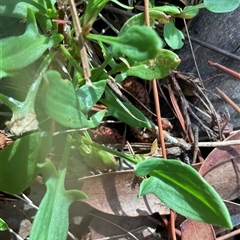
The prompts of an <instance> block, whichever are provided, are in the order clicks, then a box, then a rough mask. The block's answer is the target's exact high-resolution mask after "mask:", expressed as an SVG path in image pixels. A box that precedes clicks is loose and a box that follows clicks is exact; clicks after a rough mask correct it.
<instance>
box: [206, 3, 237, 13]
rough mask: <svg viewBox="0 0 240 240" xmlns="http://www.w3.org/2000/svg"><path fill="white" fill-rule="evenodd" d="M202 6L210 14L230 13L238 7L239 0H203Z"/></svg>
mask: <svg viewBox="0 0 240 240" xmlns="http://www.w3.org/2000/svg"><path fill="white" fill-rule="evenodd" d="M203 4H204V6H205V7H206V8H207V9H208V10H209V11H211V12H214V13H224V12H231V11H233V10H235V9H237V8H238V7H239V4H240V1H239V0H230V1H229V0H221V1H216V0H204V3H203Z"/></svg>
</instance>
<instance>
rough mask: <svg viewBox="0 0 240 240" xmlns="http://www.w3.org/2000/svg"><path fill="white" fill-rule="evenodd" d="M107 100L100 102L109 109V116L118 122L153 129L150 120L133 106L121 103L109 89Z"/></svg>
mask: <svg viewBox="0 0 240 240" xmlns="http://www.w3.org/2000/svg"><path fill="white" fill-rule="evenodd" d="M105 93H106V98H105V99H100V102H102V103H103V104H105V105H106V106H107V108H108V113H107V115H108V116H113V117H115V118H117V119H118V120H120V121H122V122H124V123H127V124H128V125H130V126H135V127H148V128H150V127H151V124H150V123H149V121H148V119H147V118H146V117H145V116H144V115H143V114H142V112H141V111H140V110H138V109H137V108H136V107H135V106H133V105H132V104H129V103H126V102H121V101H120V100H119V99H118V98H117V96H115V95H114V94H113V93H112V92H110V90H109V89H106V91H105Z"/></svg>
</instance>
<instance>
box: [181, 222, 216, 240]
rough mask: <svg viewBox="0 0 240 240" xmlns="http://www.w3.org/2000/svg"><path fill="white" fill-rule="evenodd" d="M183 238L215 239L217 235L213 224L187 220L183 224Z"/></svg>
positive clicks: (182, 239)
mask: <svg viewBox="0 0 240 240" xmlns="http://www.w3.org/2000/svg"><path fill="white" fill-rule="evenodd" d="M180 228H181V232H182V238H181V240H197V239H198V240H215V239H216V236H215V233H214V230H213V227H212V225H211V224H207V223H202V222H197V221H194V220H191V219H187V220H185V221H184V222H183V223H182V224H181V226H180Z"/></svg>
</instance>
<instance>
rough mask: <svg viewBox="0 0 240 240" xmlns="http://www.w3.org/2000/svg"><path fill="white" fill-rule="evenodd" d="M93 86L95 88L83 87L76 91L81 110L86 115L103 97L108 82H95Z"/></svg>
mask: <svg viewBox="0 0 240 240" xmlns="http://www.w3.org/2000/svg"><path fill="white" fill-rule="evenodd" d="M92 84H93V87H89V86H87V85H83V86H82V87H80V88H79V89H77V90H76V94H77V97H78V101H79V107H80V110H81V111H82V112H83V113H85V114H87V113H88V111H89V110H90V109H91V108H92V107H93V105H94V104H95V103H96V102H97V101H98V100H99V99H100V97H101V96H102V94H103V92H104V90H105V86H106V80H101V81H98V82H93V83H92Z"/></svg>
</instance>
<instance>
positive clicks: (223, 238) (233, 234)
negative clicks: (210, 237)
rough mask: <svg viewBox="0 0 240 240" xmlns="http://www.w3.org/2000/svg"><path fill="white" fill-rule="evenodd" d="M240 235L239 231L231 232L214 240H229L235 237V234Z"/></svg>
mask: <svg viewBox="0 0 240 240" xmlns="http://www.w3.org/2000/svg"><path fill="white" fill-rule="evenodd" d="M239 233H240V229H237V230H235V231H233V232H230V233H227V234H225V235H224V236H221V237H218V238H216V240H226V239H230V237H233V236H236V235H237V234H239Z"/></svg>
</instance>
